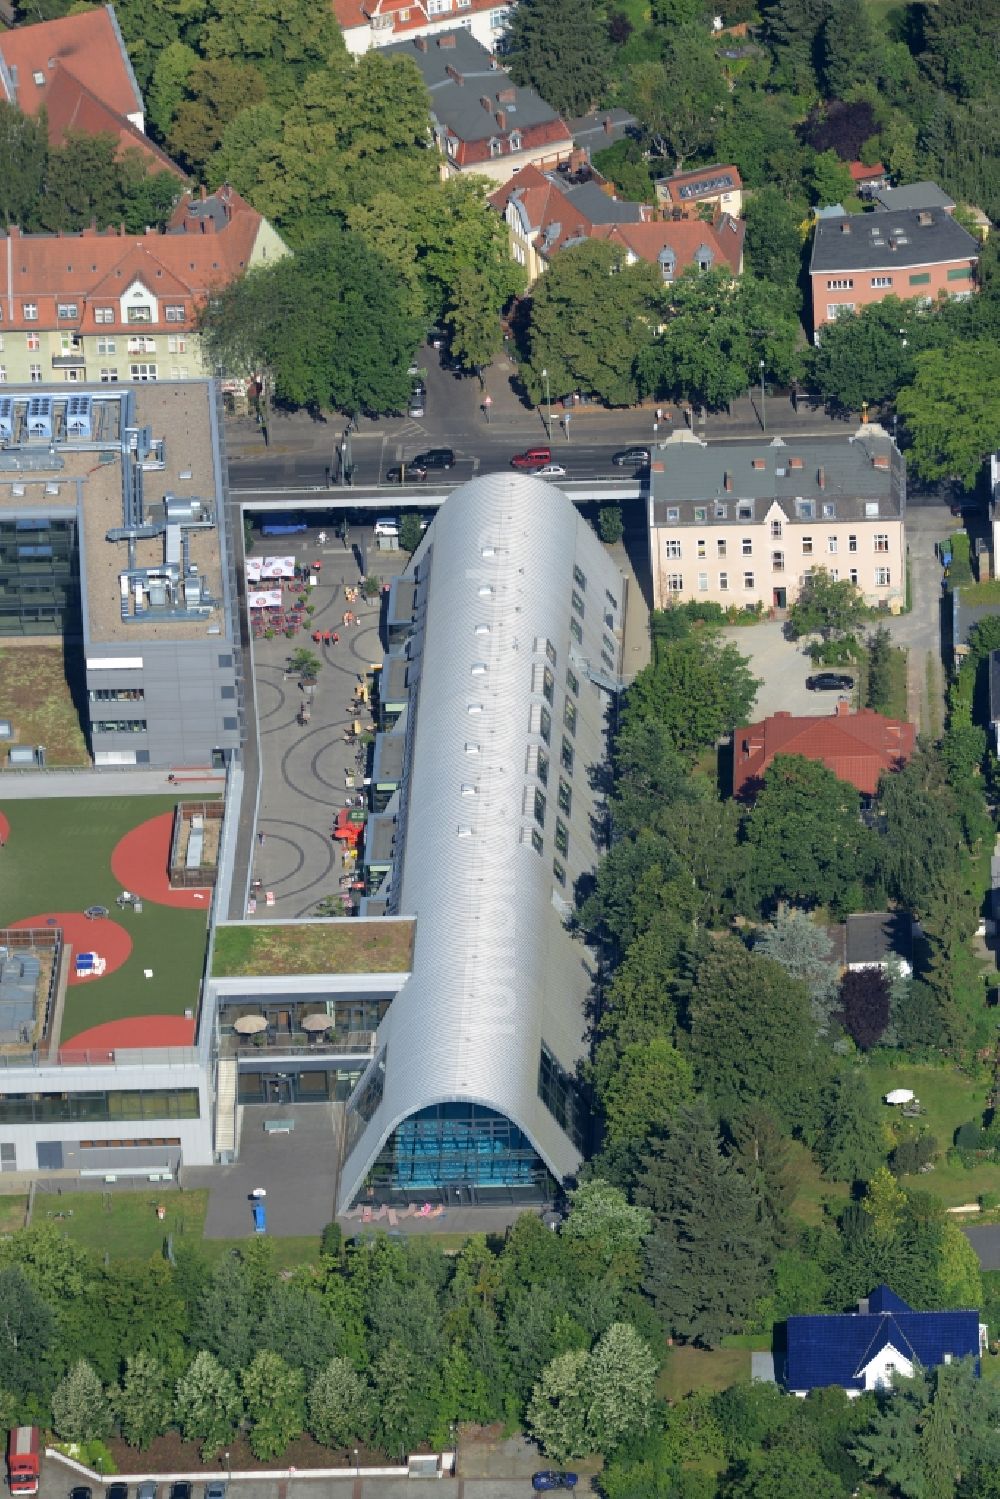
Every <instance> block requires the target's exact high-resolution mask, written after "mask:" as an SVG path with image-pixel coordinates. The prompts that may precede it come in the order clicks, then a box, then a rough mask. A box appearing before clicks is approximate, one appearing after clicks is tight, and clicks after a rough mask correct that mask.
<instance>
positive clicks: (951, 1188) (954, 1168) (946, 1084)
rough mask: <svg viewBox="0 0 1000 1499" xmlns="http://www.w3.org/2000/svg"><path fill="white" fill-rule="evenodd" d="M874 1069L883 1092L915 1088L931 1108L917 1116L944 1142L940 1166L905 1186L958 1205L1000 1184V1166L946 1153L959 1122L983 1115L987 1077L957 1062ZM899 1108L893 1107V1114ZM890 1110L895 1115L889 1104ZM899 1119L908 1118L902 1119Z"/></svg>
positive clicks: (905, 1182) (911, 1178)
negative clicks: (964, 1161) (953, 1159)
mask: <svg viewBox="0 0 1000 1499" xmlns="http://www.w3.org/2000/svg"><path fill="white" fill-rule="evenodd" d="M870 1073H871V1078H872V1081H873V1083H874V1085H875V1088H876V1090H877V1091H878V1093H879V1095H880V1096H884V1095H885V1094H886V1093H888V1092H889V1091H890V1090H891V1089H892V1088H912V1089H913V1091H914V1093H915V1094H916V1095H917V1097H918V1098H919V1099H920V1102H921V1103H922V1104H923V1106H924V1108H925V1109H926V1111H927V1112H926V1113H925V1114H921V1115H920V1117H919V1121H913V1122H914V1123H916V1122H919V1123H920V1125H922V1126H924V1127H925V1128H926V1129H927V1130H928V1131H929V1132H930V1134H932V1135H933V1136H934V1137H935V1139H936V1140H937V1142H938V1155H937V1158H936V1164H935V1167H934V1170H933V1171H931V1172H928V1173H927V1175H918V1176H904V1177H903V1178H902V1183H903V1185H904V1186H905V1187H918V1188H920V1189H921V1190H922V1191H926V1192H933V1193H934V1195H935V1196H936V1197H939V1198H940V1199H941V1201H942V1202H943V1203H944V1205H945V1207H958V1206H959V1205H960V1204H962V1203H964V1202H973V1201H974V1200H975V1198H976V1197H977V1196H978V1194H979V1193H980V1192H995V1191H997V1190H998V1189H1000V1166H995V1165H991V1164H989V1163H985V1164H983V1165H981V1166H976V1167H973V1169H972V1170H966V1169H965V1167H964V1166H960V1165H958V1164H956V1165H951V1164H950V1163H949V1162H948V1161H947V1160H946V1159H945V1154H946V1152H947V1150H948V1147H949V1146H950V1145H951V1143H952V1139H953V1136H954V1134H955V1131H956V1129H957V1128H958V1126H959V1125H960V1124H964V1123H965V1122H966V1120H968V1119H975V1118H978V1117H979V1115H980V1114H981V1113H982V1111H983V1108H984V1106H985V1103H986V1093H987V1086H988V1085H987V1082H986V1079H985V1078H983V1079H973V1078H969V1077H966V1075H965V1074H964V1073H962V1072H959V1071H958V1070H957V1069H956V1068H947V1067H931V1066H921V1065H917V1064H912V1065H903V1066H899V1067H891V1066H875V1067H872V1068H871V1069H870ZM896 1112H897V1111H896V1110H892V1111H891V1114H893V1115H894V1114H896ZM885 1113H886V1115H887V1116H890V1109H889V1107H888V1106H887V1105H886V1106H885ZM899 1122H900V1123H902V1122H903V1121H902V1120H901V1119H900V1121H899Z"/></svg>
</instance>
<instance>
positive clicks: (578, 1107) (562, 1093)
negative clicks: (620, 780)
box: [538, 865, 587, 1150]
mask: <svg viewBox="0 0 1000 1499" xmlns="http://www.w3.org/2000/svg"><path fill="white" fill-rule="evenodd" d="M561 867H562V866H561V865H560V868H561ZM552 872H553V873H554V874H555V865H553V871H552ZM556 878H557V879H558V878H559V876H558V874H556ZM538 1096H539V1098H540V1099H541V1100H542V1103H543V1104H544V1105H545V1107H546V1108H547V1109H548V1111H549V1113H550V1114H551V1115H552V1117H553V1119H554V1120H555V1121H556V1123H557V1124H558V1125H559V1127H560V1129H562V1130H564V1131H565V1132H566V1134H567V1135H568V1136H569V1138H570V1139H571V1140H572V1141H573V1143H574V1145H576V1147H577V1148H578V1149H579V1150H582V1149H583V1147H584V1144H585V1143H586V1120H587V1110H586V1109H585V1108H584V1107H583V1106H582V1104H581V1100H580V1097H579V1091H578V1088H577V1083H576V1079H575V1078H574V1077H573V1075H572V1073H570V1072H567V1071H566V1069H565V1068H564V1067H563V1066H561V1065H560V1063H559V1062H558V1060H557V1059H556V1057H555V1056H554V1055H553V1053H552V1052H551V1051H550V1050H549V1048H548V1047H547V1046H546V1044H545V1042H544V1041H543V1042H542V1049H541V1055H540V1056H539V1059H538Z"/></svg>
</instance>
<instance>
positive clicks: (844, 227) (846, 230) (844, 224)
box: [840, 219, 851, 234]
mask: <svg viewBox="0 0 1000 1499" xmlns="http://www.w3.org/2000/svg"><path fill="white" fill-rule="evenodd" d="M840 232H841V234H850V232H851V222H850V219H841V221H840Z"/></svg>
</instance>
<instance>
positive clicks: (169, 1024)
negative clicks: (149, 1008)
mask: <svg viewBox="0 0 1000 1499" xmlns="http://www.w3.org/2000/svg"><path fill="white" fill-rule="evenodd" d="M193 1045H194V1021H193V1020H185V1018H184V1016H183V1015H135V1016H133V1017H132V1018H131V1019H129V1020H107V1021H105V1023H104V1024H103V1025H92V1026H91V1027H90V1030H89V1031H81V1032H80V1034H79V1035H78V1036H74V1037H73V1039H72V1040H71V1041H68V1042H67V1043H66V1045H65V1046H60V1048H59V1060H60V1061H61V1062H63V1063H64V1064H65V1063H67V1062H72V1060H73V1058H74V1057H75V1056H78V1055H79V1054H80V1053H81V1052H90V1053H93V1052H95V1051H117V1050H122V1049H124V1048H126V1047H129V1048H138V1047H144V1046H193Z"/></svg>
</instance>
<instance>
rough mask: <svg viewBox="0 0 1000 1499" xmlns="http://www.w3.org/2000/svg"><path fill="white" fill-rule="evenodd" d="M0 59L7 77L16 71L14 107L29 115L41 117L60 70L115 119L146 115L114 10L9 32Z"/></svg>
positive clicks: (104, 9)
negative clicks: (112, 112)
mask: <svg viewBox="0 0 1000 1499" xmlns="http://www.w3.org/2000/svg"><path fill="white" fill-rule="evenodd" d="M0 57H2V58H3V61H4V63H5V64H6V68H7V71H8V72H10V71H11V70H12V69H16V70H17V92H16V98H15V100H14V101H13V102H15V103H16V104H17V106H18V108H19V109H21V110H23V111H24V113H25V114H28V115H34V114H37V113H38V111H39V110H40V109H41V108H42V106H43V105H44V104H45V103H46V102H47V97H48V91H49V84H50V82H51V79H52V75H53V74H54V72H55V69H56V68H57V67H58V66H62V67H63V68H65V69H66V71H67V72H69V73H71V74H72V75H73V77H74V78H76V79H77V80H78V81H79V82H80V83H82V84H83V85H84V87H85V88H87V89H89V90H90V91H91V93H92V94H94V96H95V97H96V98H98V99H100V100H101V102H102V103H104V104H106V105H107V106H108V108H109V109H113V110H114V111H115V113H116V114H120V115H130V114H139V115H141V114H142V113H143V107H142V97H141V95H140V93H139V89H138V85H137V84H136V81H135V75H134V74H133V72H132V66H131V64H130V62H129V60H128V54H127V52H126V51H125V47H124V44H123V42H122V38H121V33H120V31H119V30H118V22H117V21H116V20H115V15H114V11H113V10H112V8H111V6H110V5H105V6H102V7H101V8H100V9H99V10H87V11H81V12H80V13H79V14H78V15H71V16H60V17H59V19H58V20H55V21H41V22H39V24H38V25H37V26H17V27H15V28H14V30H12V31H5V32H4V33H3V34H2V36H0ZM36 75H41V76H42V82H41V83H37V82H36Z"/></svg>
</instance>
